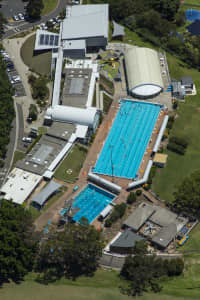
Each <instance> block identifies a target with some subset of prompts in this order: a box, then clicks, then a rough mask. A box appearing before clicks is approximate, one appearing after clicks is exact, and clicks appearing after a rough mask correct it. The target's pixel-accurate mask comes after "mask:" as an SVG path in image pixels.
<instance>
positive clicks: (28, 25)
mask: <svg viewBox="0 0 200 300" xmlns="http://www.w3.org/2000/svg"><path fill="white" fill-rule="evenodd" d="M67 3H69V0H60V2H59V4H58V6H57V8H56V9H55V10H54V11H53V12H52V13H50V14H49V15H46V16H43V17H42V18H41V19H40V20H37V21H35V22H23V23H22V24H19V25H17V22H15V23H16V27H17V28H18V29H20V32H21V31H24V30H28V29H29V28H31V27H33V26H35V25H39V24H41V23H46V22H47V21H48V20H49V19H51V18H54V17H56V16H58V15H59V13H60V12H61V11H62V10H63V9H65V8H66V5H67ZM14 34H16V32H15V31H14V28H13V29H10V30H8V31H6V32H5V34H4V35H3V39H6V38H9V37H11V36H12V35H14Z"/></svg>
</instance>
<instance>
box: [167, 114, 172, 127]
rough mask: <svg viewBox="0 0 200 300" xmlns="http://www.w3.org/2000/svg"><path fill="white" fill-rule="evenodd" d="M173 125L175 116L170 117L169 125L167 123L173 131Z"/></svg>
mask: <svg viewBox="0 0 200 300" xmlns="http://www.w3.org/2000/svg"><path fill="white" fill-rule="evenodd" d="M173 124H174V116H170V117H169V120H168V123H167V128H168V129H172V127H173Z"/></svg>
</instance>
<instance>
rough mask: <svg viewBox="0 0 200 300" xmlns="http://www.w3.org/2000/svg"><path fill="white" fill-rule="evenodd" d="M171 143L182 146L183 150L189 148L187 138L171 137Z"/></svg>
mask: <svg viewBox="0 0 200 300" xmlns="http://www.w3.org/2000/svg"><path fill="white" fill-rule="evenodd" d="M169 142H170V143H175V144H177V145H180V146H182V147H183V148H187V146H188V141H187V139H186V138H185V137H178V136H172V137H170V139H169Z"/></svg>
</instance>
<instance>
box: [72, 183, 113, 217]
mask: <svg viewBox="0 0 200 300" xmlns="http://www.w3.org/2000/svg"><path fill="white" fill-rule="evenodd" d="M114 198H115V196H114V195H113V194H111V193H108V192H106V191H104V190H102V189H100V188H98V187H96V186H95V185H93V184H88V185H87V186H86V187H85V188H84V189H83V190H82V191H81V192H80V193H79V194H78V195H77V196H76V197H75V199H74V202H73V205H72V208H76V207H78V208H80V210H79V211H78V212H77V213H76V214H75V215H74V216H73V220H74V221H76V222H78V221H80V219H81V218H82V217H85V218H87V220H88V222H89V223H91V222H92V221H93V220H94V219H96V217H97V216H98V215H99V214H100V213H101V211H102V210H103V209H104V208H105V207H106V206H107V205H108V204H109V203H110V202H112V201H113V199H114Z"/></svg>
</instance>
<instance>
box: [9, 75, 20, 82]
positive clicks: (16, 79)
mask: <svg viewBox="0 0 200 300" xmlns="http://www.w3.org/2000/svg"><path fill="white" fill-rule="evenodd" d="M11 80H12V81H14V83H19V82H21V78H20V77H19V76H17V75H15V76H12V78H11Z"/></svg>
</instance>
